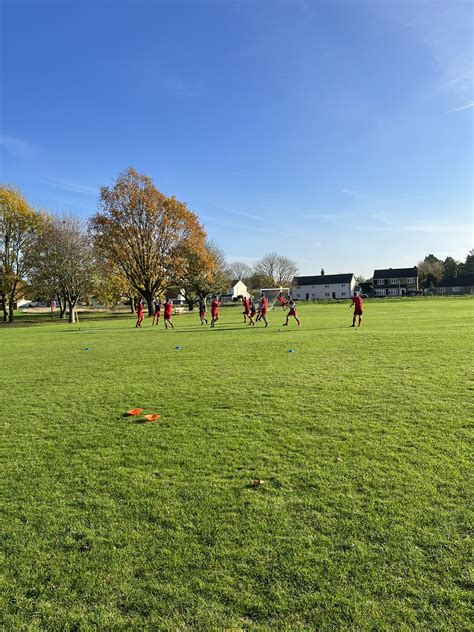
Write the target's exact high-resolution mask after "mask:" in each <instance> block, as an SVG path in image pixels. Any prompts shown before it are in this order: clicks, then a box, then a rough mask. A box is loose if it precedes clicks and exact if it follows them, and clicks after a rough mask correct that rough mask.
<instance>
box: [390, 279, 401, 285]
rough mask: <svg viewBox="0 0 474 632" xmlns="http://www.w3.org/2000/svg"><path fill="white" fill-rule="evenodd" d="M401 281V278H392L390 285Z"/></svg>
mask: <svg viewBox="0 0 474 632" xmlns="http://www.w3.org/2000/svg"><path fill="white" fill-rule="evenodd" d="M399 283H400V279H390V285H398V284H399Z"/></svg>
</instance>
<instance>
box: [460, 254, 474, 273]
mask: <svg viewBox="0 0 474 632" xmlns="http://www.w3.org/2000/svg"><path fill="white" fill-rule="evenodd" d="M460 272H462V273H464V274H467V273H469V272H470V273H473V272H474V250H470V251H469V252H468V254H467V257H466V260H465V262H464V263H463V264H461V270H460Z"/></svg>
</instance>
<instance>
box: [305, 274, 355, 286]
mask: <svg viewBox="0 0 474 632" xmlns="http://www.w3.org/2000/svg"><path fill="white" fill-rule="evenodd" d="M353 277H354V275H353V273H352V272H344V273H342V274H322V275H321V274H318V275H317V276H301V277H294V279H293V285H326V284H329V283H350V282H351V281H352V279H353Z"/></svg>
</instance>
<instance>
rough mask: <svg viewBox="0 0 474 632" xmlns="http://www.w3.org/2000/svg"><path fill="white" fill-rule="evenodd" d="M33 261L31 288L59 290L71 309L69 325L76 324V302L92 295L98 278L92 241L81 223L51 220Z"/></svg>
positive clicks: (38, 240) (42, 234) (39, 238)
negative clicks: (42, 287)
mask: <svg viewBox="0 0 474 632" xmlns="http://www.w3.org/2000/svg"><path fill="white" fill-rule="evenodd" d="M32 261H33V262H34V265H33V269H32V273H31V279H32V284H33V285H34V286H36V287H41V286H42V284H43V286H47V284H49V285H50V287H55V288H58V290H59V291H58V295H60V296H64V297H65V300H66V302H67V305H68V310H69V322H70V323H74V322H75V321H76V313H75V310H76V305H77V302H78V300H79V299H80V298H81V297H83V296H84V295H85V294H86V293H87V292H90V291H91V289H92V287H93V281H94V275H95V274H96V266H95V261H94V256H93V251H92V247H91V244H90V240H89V238H88V235H87V233H86V232H85V231H84V230H83V228H82V226H81V223H80V222H79V220H77V219H75V218H72V217H68V218H64V219H60V218H54V219H52V220H51V221H50V222H49V223H48V224H47V225H46V226H45V227H44V228H43V230H42V231H41V234H40V235H39V237H38V239H37V241H36V244H35V247H34V249H33V251H32Z"/></svg>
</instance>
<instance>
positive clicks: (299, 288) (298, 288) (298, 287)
mask: <svg viewBox="0 0 474 632" xmlns="http://www.w3.org/2000/svg"><path fill="white" fill-rule="evenodd" d="M296 289H297V290H301V287H300V286H299V285H297V286H296ZM298 296H299V294H298Z"/></svg>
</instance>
